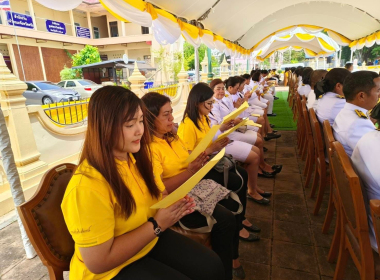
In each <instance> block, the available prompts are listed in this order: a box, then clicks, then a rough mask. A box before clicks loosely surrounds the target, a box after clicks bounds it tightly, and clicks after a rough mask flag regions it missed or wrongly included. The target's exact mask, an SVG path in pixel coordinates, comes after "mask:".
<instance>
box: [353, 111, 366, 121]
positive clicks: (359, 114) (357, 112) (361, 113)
mask: <svg viewBox="0 0 380 280" xmlns="http://www.w3.org/2000/svg"><path fill="white" fill-rule="evenodd" d="M355 113H356V114H357V115H358V116H359V117H361V118H363V119H368V117H367V115H366V114H364V113H363V112H362V111H360V110H355Z"/></svg>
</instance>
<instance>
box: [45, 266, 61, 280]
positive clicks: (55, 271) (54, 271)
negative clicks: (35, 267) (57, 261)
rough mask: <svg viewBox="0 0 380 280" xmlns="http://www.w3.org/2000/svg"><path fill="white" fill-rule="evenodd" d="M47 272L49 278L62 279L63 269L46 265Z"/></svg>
mask: <svg viewBox="0 0 380 280" xmlns="http://www.w3.org/2000/svg"><path fill="white" fill-rule="evenodd" d="M46 267H47V269H48V272H49V278H50V280H63V270H61V269H59V268H53V267H52V266H46Z"/></svg>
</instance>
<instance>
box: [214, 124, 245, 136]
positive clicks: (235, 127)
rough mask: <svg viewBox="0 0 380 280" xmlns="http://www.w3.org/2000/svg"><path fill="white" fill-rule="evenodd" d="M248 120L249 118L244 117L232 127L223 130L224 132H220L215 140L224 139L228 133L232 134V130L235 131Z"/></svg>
mask: <svg viewBox="0 0 380 280" xmlns="http://www.w3.org/2000/svg"><path fill="white" fill-rule="evenodd" d="M246 121H247V120H246V119H244V120H242V121H241V122H239V123H238V124H237V125H235V126H233V127H231V128H230V129H228V130H226V131H225V132H223V133H222V134H220V135H219V136H218V138H217V139H216V140H215V141H219V140H221V139H223V138H224V137H227V136H228V135H230V134H231V133H232V132H234V131H235V130H236V129H238V128H239V127H241V126H243V125H246Z"/></svg>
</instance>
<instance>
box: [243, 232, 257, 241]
mask: <svg viewBox="0 0 380 280" xmlns="http://www.w3.org/2000/svg"><path fill="white" fill-rule="evenodd" d="M239 239H240V240H243V241H247V242H254V241H259V240H260V236H258V235H257V234H254V233H250V234H249V236H248V237H247V238H245V237H241V236H239Z"/></svg>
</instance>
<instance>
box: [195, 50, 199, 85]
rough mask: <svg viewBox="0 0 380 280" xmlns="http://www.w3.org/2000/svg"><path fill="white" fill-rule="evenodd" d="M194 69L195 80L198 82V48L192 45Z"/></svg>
mask: <svg viewBox="0 0 380 280" xmlns="http://www.w3.org/2000/svg"><path fill="white" fill-rule="evenodd" d="M194 51H195V53H194V68H195V69H194V70H195V82H196V83H199V50H198V48H197V47H194Z"/></svg>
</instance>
